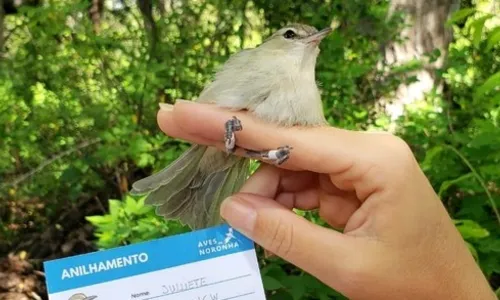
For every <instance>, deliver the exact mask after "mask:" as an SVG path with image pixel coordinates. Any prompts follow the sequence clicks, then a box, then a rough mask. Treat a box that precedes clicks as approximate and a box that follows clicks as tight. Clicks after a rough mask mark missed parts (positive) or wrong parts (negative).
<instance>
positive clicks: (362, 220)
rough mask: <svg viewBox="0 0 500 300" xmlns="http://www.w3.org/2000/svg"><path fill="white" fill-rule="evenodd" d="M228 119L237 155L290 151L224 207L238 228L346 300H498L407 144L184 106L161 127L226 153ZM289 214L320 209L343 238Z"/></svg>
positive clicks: (166, 115)
mask: <svg viewBox="0 0 500 300" xmlns="http://www.w3.org/2000/svg"><path fill="white" fill-rule="evenodd" d="M233 115H234V116H236V117H237V118H238V119H240V120H241V122H242V124H243V128H244V129H243V131H241V132H238V133H237V146H239V147H243V148H246V149H252V150H267V149H275V148H277V147H279V146H283V145H290V146H292V147H293V150H292V152H291V156H290V158H289V160H288V161H287V162H286V163H284V164H283V165H282V166H280V168H277V167H275V166H271V165H266V164H263V165H262V166H261V168H260V169H259V170H258V171H257V172H256V173H255V174H254V175H252V176H251V177H250V178H249V180H248V181H247V182H246V183H245V185H244V186H243V188H242V189H241V191H240V192H239V193H237V194H235V195H233V196H232V197H230V198H229V199H227V200H226V201H224V203H223V205H222V207H221V215H222V217H223V218H224V219H226V221H227V222H228V223H229V224H230V225H231V226H233V227H234V228H235V229H237V230H239V231H240V232H242V233H243V234H245V235H247V236H248V237H249V238H251V239H253V240H254V241H255V242H256V243H258V244H260V245H261V246H263V247H264V248H265V249H267V250H269V251H271V252H273V253H275V254H276V255H278V256H280V257H282V258H283V259H285V260H287V261H289V262H291V263H293V264H295V265H296V266H298V267H300V268H302V269H303V270H304V271H306V272H309V273H310V274H312V275H313V276H316V277H317V278H318V279H320V280H321V281H323V282H324V283H325V284H327V285H329V286H331V287H332V288H334V289H335V290H337V291H339V292H341V293H343V294H344V295H345V296H347V297H348V298H351V299H496V297H495V296H494V294H493V292H492V291H491V289H490V287H489V286H488V283H487V281H486V280H485V278H484V276H483V274H482V273H481V270H480V269H479V268H478V266H477V265H476V263H475V261H474V259H473V257H472V255H471V254H470V252H469V251H468V249H467V247H466V246H465V243H464V241H463V240H462V238H461V236H460V234H459V233H458V231H457V230H456V228H455V227H454V225H453V223H452V221H451V219H450V217H449V215H448V214H447V212H446V210H445V208H444V206H443V205H442V203H441V201H440V200H439V198H438V197H437V195H436V194H435V192H434V191H433V189H432V187H431V185H430V184H429V182H428V180H427V178H426V177H425V175H424V174H423V173H422V171H421V169H420V168H419V166H418V164H417V162H416V160H415V158H414V156H413V154H412V152H411V150H410V149H409V147H408V146H407V145H406V143H405V142H404V141H402V140H401V139H399V138H396V137H394V136H392V135H389V134H385V133H365V132H354V131H348V130H342V129H337V128H331V127H318V128H309V129H304V128H280V127H278V126H275V125H271V124H267V123H264V122H262V121H259V120H257V119H255V118H254V117H252V116H251V115H250V114H247V113H244V112H229V111H227V110H223V109H220V108H217V107H215V106H213V105H208V104H198V103H190V102H178V103H177V104H176V105H175V106H174V107H172V108H170V109H168V110H160V112H159V113H158V124H159V126H160V128H161V129H162V130H163V131H164V132H165V133H166V134H168V135H169V136H172V137H176V138H181V139H185V140H188V141H190V142H194V143H197V144H202V145H209V146H215V147H218V148H219V149H221V150H224V143H223V139H222V137H223V135H224V123H225V122H226V121H227V120H229V119H230V118H232V116H233ZM236 153H237V154H238V153H240V154H241V152H238V151H237V152H236ZM292 208H298V209H302V210H310V209H319V214H320V216H321V217H322V218H323V219H324V220H325V221H326V222H327V223H328V224H330V225H331V226H332V227H336V228H340V229H342V232H338V231H335V230H332V229H327V228H324V227H321V226H318V225H315V224H312V223H310V222H309V221H307V220H306V219H304V218H302V217H300V216H297V215H296V214H294V213H293V212H292V211H291V209H292Z"/></svg>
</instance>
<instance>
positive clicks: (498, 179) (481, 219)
mask: <svg viewBox="0 0 500 300" xmlns="http://www.w3.org/2000/svg"><path fill="white" fill-rule="evenodd" d="M450 20H451V21H450V24H455V23H457V22H460V23H463V24H464V26H457V25H453V31H454V38H455V40H454V41H453V43H452V44H451V45H450V47H449V49H450V51H449V57H448V61H447V62H448V64H447V66H446V67H445V68H444V69H443V70H440V72H439V74H438V75H439V76H440V77H441V78H442V80H443V81H444V83H445V89H446V90H445V91H444V92H443V93H438V92H436V93H434V94H432V95H429V96H428V100H427V102H425V103H421V104H419V105H415V106H413V107H410V108H409V111H408V114H407V115H406V116H405V117H404V118H402V119H401V121H400V124H401V126H400V130H399V134H400V135H401V136H403V137H404V138H405V139H406V140H407V141H408V142H409V143H410V144H411V145H412V146H413V149H414V151H415V153H417V158H418V159H419V160H420V161H421V166H422V168H423V170H424V171H425V173H426V175H427V176H428V178H429V179H430V180H431V183H432V184H433V186H434V188H435V190H436V191H438V194H439V196H440V197H441V199H442V200H443V203H444V204H445V205H446V208H447V209H448V212H449V213H450V214H451V216H452V217H453V218H455V219H456V225H457V228H458V229H459V231H460V233H461V234H462V236H463V238H464V239H465V240H466V242H467V245H468V246H469V249H470V250H471V252H472V253H473V255H474V257H475V258H476V260H477V261H478V263H479V264H480V266H481V267H482V269H483V271H484V272H485V273H486V275H487V276H489V277H494V276H498V275H494V274H499V272H500V247H499V246H500V243H499V241H500V213H499V208H500V189H499V186H500V169H499V168H498V165H499V163H500V153H499V152H498V149H500V127H499V124H500V122H499V121H500V97H499V93H498V92H499V91H500V77H499V72H500V58H499V57H500V55H499V54H500V51H499V49H500V47H499V46H500V45H499V43H498V40H497V41H496V42H492V41H494V40H495V39H496V37H495V36H496V35H497V34H498V32H499V30H500V25H499V22H498V21H499V20H498V16H494V15H493V14H491V13H484V12H480V11H479V10H478V9H477V8H475V7H474V8H465V9H462V10H460V11H458V12H456V13H455V14H454V16H452V17H451V19H450Z"/></svg>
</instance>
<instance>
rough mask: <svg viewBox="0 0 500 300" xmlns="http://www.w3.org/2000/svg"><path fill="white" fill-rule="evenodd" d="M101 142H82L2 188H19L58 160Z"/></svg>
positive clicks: (97, 139) (94, 140)
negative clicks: (19, 185) (18, 186)
mask: <svg viewBox="0 0 500 300" xmlns="http://www.w3.org/2000/svg"><path fill="white" fill-rule="evenodd" d="M100 141H101V139H100V138H95V139H93V140H89V141H85V142H82V143H80V144H78V145H76V146H75V147H74V148H71V149H68V150H66V151H63V152H61V153H59V154H57V155H55V156H53V157H52V158H51V159H49V160H46V161H44V162H43V163H41V164H40V165H39V166H38V167H36V168H35V169H33V170H31V171H29V172H28V173H25V174H23V175H21V176H19V177H17V178H16V179H14V180H12V181H10V182H7V183H4V184H3V185H2V188H5V187H10V186H17V185H18V184H20V183H21V182H23V181H25V180H27V179H28V178H30V177H32V176H34V175H36V174H37V173H40V172H41V171H42V170H43V169H45V168H46V167H47V166H49V165H50V164H52V163H54V162H55V161H56V160H59V159H61V158H63V157H65V156H68V155H70V154H72V153H73V152H76V151H78V150H81V149H83V148H86V147H89V146H91V145H93V144H96V143H99V142H100Z"/></svg>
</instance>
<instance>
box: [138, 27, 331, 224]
mask: <svg viewBox="0 0 500 300" xmlns="http://www.w3.org/2000/svg"><path fill="white" fill-rule="evenodd" d="M331 32H332V28H331V27H326V28H325V29H323V30H320V31H318V30H317V29H316V28H315V27H313V26H310V25H306V24H302V23H291V24H288V25H286V26H284V27H282V28H280V29H278V30H276V31H275V32H273V33H272V34H271V35H270V36H269V37H268V38H266V39H265V40H264V41H263V42H262V43H261V44H260V45H258V46H257V47H255V48H248V49H243V50H241V51H239V52H237V53H235V54H233V55H231V56H230V57H229V58H228V60H227V61H226V62H225V63H224V64H223V65H222V67H221V68H220V69H219V70H218V71H217V72H216V73H215V75H214V77H213V80H212V81H211V82H210V83H208V84H207V85H206V86H205V87H204V89H203V90H202V91H201V93H200V94H199V96H198V98H197V99H195V100H193V101H195V102H198V103H210V104H214V105H216V106H218V107H222V108H226V109H229V110H232V111H247V112H249V113H250V114H253V115H254V116H255V117H256V118H258V119H260V120H262V121H265V122H270V123H274V124H277V125H279V126H285V127H290V126H304V127H310V126H321V125H326V124H327V121H326V119H325V116H324V112H323V105H322V101H321V95H320V90H319V88H318V83H317V80H316V75H315V72H316V71H315V69H316V62H317V57H318V55H319V53H320V49H319V45H320V43H321V41H322V40H323V39H324V38H325V37H326V36H328V35H329V34H330V33H331ZM243 127H244V126H243V124H241V121H240V120H239V119H237V118H236V117H233V118H232V119H230V120H227V122H226V123H225V135H224V141H225V146H226V151H225V152H224V151H222V150H219V149H216V148H214V147H211V146H204V145H198V144H193V145H192V146H191V147H190V148H189V149H187V150H186V151H185V152H184V153H183V154H181V155H180V156H179V157H178V158H177V159H176V160H175V161H174V162H172V163H171V164H170V165H169V166H167V167H166V168H164V169H162V170H160V171H159V172H157V173H155V174H152V175H150V176H148V177H145V178H143V179H140V180H138V181H136V182H134V183H133V184H132V190H131V192H130V193H131V194H132V195H147V196H146V197H145V204H146V205H152V206H154V207H156V214H157V215H159V216H162V217H164V218H165V219H167V220H168V219H175V220H179V221H180V222H181V223H182V224H184V225H188V226H189V227H190V228H191V229H192V230H197V229H203V228H207V227H211V226H216V225H219V224H221V223H223V222H224V221H223V220H222V218H221V217H220V213H219V209H220V205H221V203H222V201H223V200H224V199H225V198H227V197H229V196H231V195H232V194H234V193H236V192H238V191H239V189H240V188H241V187H242V185H243V184H244V183H245V181H246V180H247V178H248V176H249V175H250V171H249V166H250V161H251V159H262V160H263V161H267V162H268V163H274V164H277V165H280V164H282V163H284V162H285V161H286V160H287V159H288V158H289V156H290V155H291V151H292V149H293V146H290V145H284V146H281V147H279V148H277V149H270V150H266V151H254V150H250V149H246V153H247V157H241V156H236V155H234V151H235V148H236V135H235V134H236V132H237V131H240V130H243ZM221 139H222V137H221Z"/></svg>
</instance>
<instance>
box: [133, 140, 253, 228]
mask: <svg viewBox="0 0 500 300" xmlns="http://www.w3.org/2000/svg"><path fill="white" fill-rule="evenodd" d="M206 150H207V147H205V146H198V145H196V146H193V147H192V148H191V149H189V150H188V151H186V152H185V153H184V154H183V155H182V156H180V157H179V158H178V159H177V160H176V161H175V162H174V163H172V164H171V165H170V166H169V167H167V168H165V169H163V170H162V171H160V172H159V173H156V174H154V175H152V176H150V177H147V178H144V179H142V180H140V181H138V182H136V183H134V185H133V188H134V190H135V191H136V193H137V192H138V191H141V192H144V191H146V192H149V195H148V196H147V198H146V204H149V205H154V206H156V213H157V214H158V215H160V216H163V217H165V218H166V219H179V220H180V221H181V222H182V223H184V224H187V225H188V226H190V227H191V228H192V229H200V228H205V227H208V226H214V225H217V224H220V223H221V221H222V220H221V218H220V214H219V208H220V204H221V203H222V201H223V200H224V199H225V198H227V197H228V196H230V195H231V194H233V193H235V192H237V191H238V190H239V189H240V188H241V186H242V185H243V183H244V182H245V180H246V179H247V177H248V173H249V171H248V170H249V160H248V159H245V158H239V157H236V156H231V155H229V156H228V155H227V154H225V153H223V152H219V153H217V154H215V155H224V156H225V157H224V159H223V160H221V159H216V160H215V161H219V162H221V161H222V162H224V164H223V166H221V167H220V168H213V170H216V171H213V172H210V173H209V174H207V173H206V171H204V170H202V169H201V168H200V162H201V160H202V159H203V157H204V155H205V154H206ZM211 169H212V168H211Z"/></svg>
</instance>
